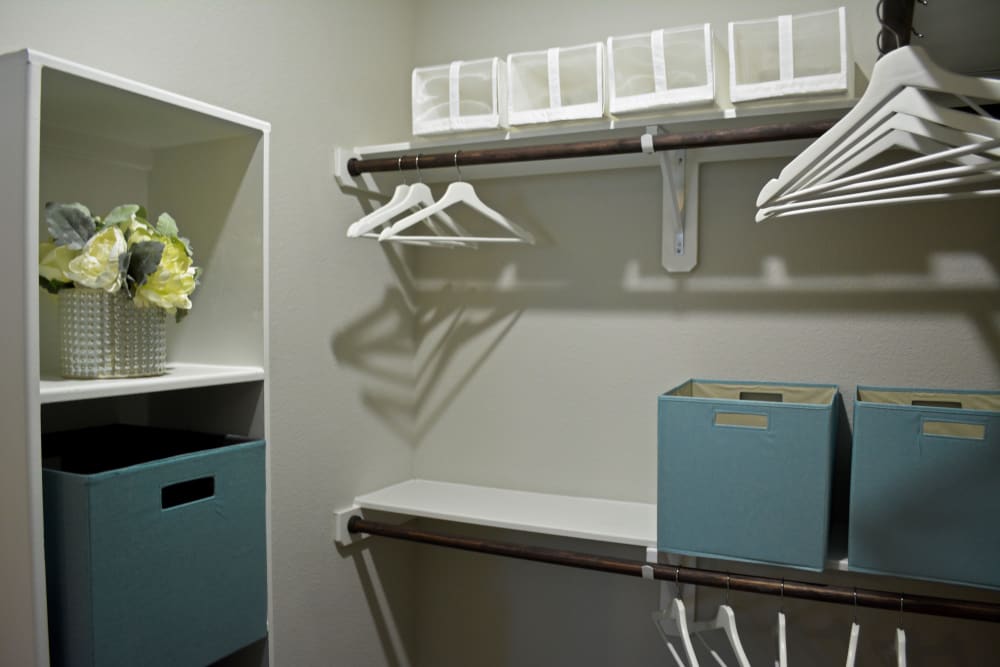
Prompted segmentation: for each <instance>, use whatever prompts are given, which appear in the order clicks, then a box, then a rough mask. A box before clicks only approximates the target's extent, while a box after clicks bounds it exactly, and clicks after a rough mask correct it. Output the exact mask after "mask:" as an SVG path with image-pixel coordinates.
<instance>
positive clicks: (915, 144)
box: [775, 130, 1000, 204]
mask: <svg viewBox="0 0 1000 667" xmlns="http://www.w3.org/2000/svg"><path fill="white" fill-rule="evenodd" d="M998 147H1000V139H992V140H986V141H981V142H979V143H974V144H967V145H964V146H959V147H951V146H948V145H946V144H942V143H939V142H937V141H934V140H931V139H927V138H924V137H920V136H915V135H913V134H908V133H905V132H902V131H899V130H892V131H890V132H889V133H887V134H886V135H884V136H882V137H881V138H879V139H878V140H877V141H876V142H874V144H873V145H871V146H869V147H868V148H867V149H865V150H863V151H860V152H859V153H858V154H856V155H855V156H853V157H852V158H851V159H850V160H848V161H846V162H845V163H844V164H843V165H841V166H840V167H838V168H837V169H836V170H835V171H834V172H833V173H832V174H831V178H830V179H829V180H826V181H825V182H823V183H820V184H818V185H813V186H811V187H807V188H803V189H802V190H799V191H797V192H795V193H794V194H793V195H784V196H781V197H778V198H777V199H776V200H775V203H776V204H782V203H787V202H796V201H808V200H809V199H810V198H815V197H817V196H819V195H822V194H824V193H830V192H843V191H846V190H858V189H865V188H866V187H869V188H870V186H869V185H867V182H868V181H869V180H870V179H872V178H874V177H879V176H889V175H892V174H903V173H907V172H908V173H909V176H910V180H912V181H919V180H920V179H921V178H922V177H923V174H925V173H928V172H922V171H920V169H922V168H924V167H930V166H935V165H940V164H941V163H947V164H957V165H961V166H962V167H963V170H962V171H952V172H948V174H939V173H930V174H929V176H930V177H937V176H941V175H959V174H974V173H976V172H980V171H984V170H986V169H991V168H997V167H1000V148H998ZM891 149H902V150H910V151H912V152H914V153H918V154H920V153H922V155H919V157H915V158H911V159H909V160H903V161H901V162H897V163H895V164H891V165H886V166H885V167H881V168H877V169H872V170H868V171H863V172H858V173H850V172H852V171H853V170H854V169H856V168H857V167H859V166H861V165H864V164H865V163H867V162H869V161H870V160H872V159H873V158H875V157H876V156H878V155H880V154H881V153H883V152H885V151H886V150H891Z"/></svg>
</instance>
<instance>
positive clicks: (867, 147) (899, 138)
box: [770, 112, 1000, 203]
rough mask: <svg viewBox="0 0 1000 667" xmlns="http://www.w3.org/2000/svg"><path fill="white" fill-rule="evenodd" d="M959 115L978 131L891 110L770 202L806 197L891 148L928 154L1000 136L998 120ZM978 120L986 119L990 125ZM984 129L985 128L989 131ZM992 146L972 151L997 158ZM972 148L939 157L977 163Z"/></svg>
mask: <svg viewBox="0 0 1000 667" xmlns="http://www.w3.org/2000/svg"><path fill="white" fill-rule="evenodd" d="M962 115H965V116H969V117H970V118H972V119H973V121H975V122H973V123H970V124H964V125H971V126H974V129H976V130H980V132H971V131H965V130H960V129H956V128H954V127H951V126H945V125H942V124H940V123H936V122H933V121H928V120H927V119H926V118H924V117H922V116H917V115H914V114H911V113H908V112H897V113H893V114H892V115H891V116H889V117H887V118H885V119H883V121H882V122H881V123H880V124H879V125H876V126H873V127H872V128H869V130H868V131H867V132H866V133H865V134H864V136H862V137H861V138H858V139H857V140H856V141H854V142H853V143H850V142H847V141H845V143H844V144H843V145H842V146H841V147H839V152H838V153H837V154H836V155H835V156H833V157H834V158H835V159H831V160H829V161H826V162H823V163H821V164H817V165H816V166H815V167H814V168H813V169H812V170H810V171H809V172H807V173H805V174H803V176H802V177H801V178H800V179H799V180H798V181H797V182H796V183H795V184H794V185H795V187H794V188H793V189H791V190H789V191H788V192H785V193H783V194H780V195H778V196H776V197H774V198H773V199H772V200H771V202H770V203H775V202H782V201H788V200H792V199H801V198H804V197H807V196H809V195H810V194H811V192H812V191H813V190H814V189H815V188H818V187H822V186H823V185H825V184H827V183H828V182H829V181H831V180H836V179H837V178H840V177H842V176H843V175H844V174H847V173H850V172H851V171H853V170H854V169H856V168H858V167H859V166H861V165H863V164H865V163H866V162H868V161H869V160H871V159H873V158H875V157H877V156H878V155H880V154H882V153H884V152H886V151H887V150H892V149H894V148H904V149H907V150H910V151H912V152H916V153H918V154H924V155H932V154H936V153H942V152H943V151H947V150H949V149H955V150H958V149H960V148H965V147H967V146H969V145H979V144H981V143H983V142H988V141H990V140H996V139H998V138H1000V121H993V120H992V119H986V118H977V117H972V116H970V114H962ZM979 121H989V123H992V126H990V124H983V123H980V122H979ZM984 130H989V132H986V131H984ZM994 149H995V146H992V147H989V148H981V147H980V148H979V149H976V150H982V151H985V152H986V153H988V154H990V156H991V157H993V158H997V157H1000V151H996V150H994ZM976 150H970V151H964V152H959V153H956V154H955V155H950V154H948V155H943V156H942V158H941V159H948V160H952V161H958V162H961V163H963V164H973V163H975V162H977V160H976V159H974V153H975V152H976ZM979 161H982V159H980V160H979Z"/></svg>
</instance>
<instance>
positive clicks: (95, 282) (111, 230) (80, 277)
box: [66, 225, 128, 292]
mask: <svg viewBox="0 0 1000 667" xmlns="http://www.w3.org/2000/svg"><path fill="white" fill-rule="evenodd" d="M127 250H128V246H127V244H126V243H125V236H124V235H123V234H122V232H121V230H120V229H118V227H116V226H114V225H112V226H110V227H106V228H105V229H103V230H101V231H100V232H98V233H97V234H94V235H93V236H92V237H90V239H89V240H88V241H87V243H86V245H84V246H83V250H81V251H80V254H79V255H77V256H76V257H75V258H73V260H72V261H70V263H69V266H68V267H67V269H66V276H67V277H69V278H70V279H72V280H73V282H74V283H76V284H77V285H78V286H80V287H91V288H94V289H102V290H105V291H107V292H117V291H118V290H119V289H120V288H121V286H122V272H121V269H120V267H119V257H120V256H121V255H122V253H124V252H126V251H127Z"/></svg>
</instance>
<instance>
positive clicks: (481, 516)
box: [338, 479, 847, 572]
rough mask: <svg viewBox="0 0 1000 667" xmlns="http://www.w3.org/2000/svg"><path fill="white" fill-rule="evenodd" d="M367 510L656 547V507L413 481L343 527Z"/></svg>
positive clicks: (369, 503) (366, 505)
mask: <svg viewBox="0 0 1000 667" xmlns="http://www.w3.org/2000/svg"><path fill="white" fill-rule="evenodd" d="M363 510H373V511H379V512H391V513H393V514H401V515H405V516H409V517H414V518H424V519H438V520H442V521H454V522H457V523H467V524H473V525H477V526H487V527H490V528H504V529H508V530H521V531H525V532H529V533H541V534H544V535H554V536H558V537H571V538H576V539H583V540H594V541H597V542H608V543H612V544H624V545H628V546H637V547H642V548H648V547H653V546H655V545H656V505H655V504H654V503H637V502H628V501H623V500H605V499H601V498H586V497H580V496H563V495H557V494H551V493H537V492H532V491H514V490H511V489H500V488H495V487H486V486H475V485H471V484H457V483H454V482H436V481H431V480H425V479H411V480H407V481H405V482H400V483H399V484H394V485H392V486H387V487H385V488H383V489H379V490H377V491H372V492H371V493H366V494H364V495H361V496H358V497H357V498H355V499H354V508H352V510H348V511H345V512H339V513H338V524H340V523H343V524H344V525H346V522H347V520H348V519H349V518H350V516H351V515H352V514H354V513H357V512H358V511H363ZM341 534H342V535H344V536H345V537H346V534H344V533H341ZM826 569H827V570H834V571H842V572H843V571H847V559H846V558H845V559H842V560H840V559H831V560H829V561H827V565H826Z"/></svg>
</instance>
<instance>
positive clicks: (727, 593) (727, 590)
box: [726, 572, 729, 607]
mask: <svg viewBox="0 0 1000 667" xmlns="http://www.w3.org/2000/svg"><path fill="white" fill-rule="evenodd" d="M726 606H727V607H728V606H729V573H728V572H727V573H726Z"/></svg>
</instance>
